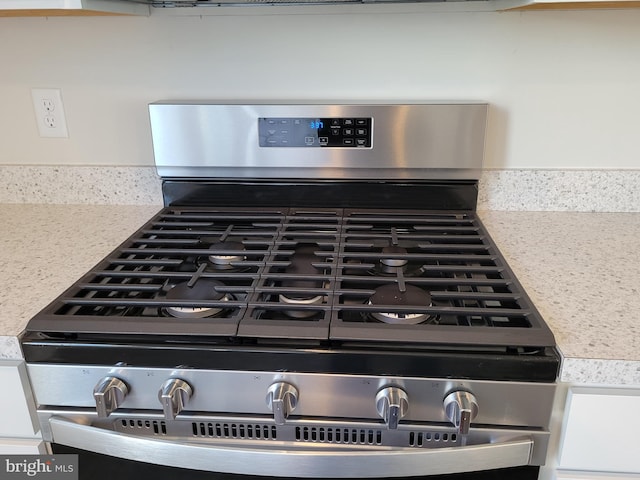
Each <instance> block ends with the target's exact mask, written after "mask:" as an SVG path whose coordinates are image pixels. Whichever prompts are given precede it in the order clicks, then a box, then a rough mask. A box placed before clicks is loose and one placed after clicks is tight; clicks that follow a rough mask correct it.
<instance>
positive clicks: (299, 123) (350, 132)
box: [258, 117, 373, 148]
mask: <svg viewBox="0 0 640 480" xmlns="http://www.w3.org/2000/svg"><path fill="white" fill-rule="evenodd" d="M258 137H259V141H260V146H261V147H298V148H299V147H304V148H322V147H334V148H336V147H337V148H372V146H373V118H370V117H348V118H347V117H324V118H313V117H260V118H258Z"/></svg>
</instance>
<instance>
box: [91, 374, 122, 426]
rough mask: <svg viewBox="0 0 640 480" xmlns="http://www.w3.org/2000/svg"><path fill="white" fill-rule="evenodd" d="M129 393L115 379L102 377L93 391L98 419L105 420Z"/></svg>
mask: <svg viewBox="0 0 640 480" xmlns="http://www.w3.org/2000/svg"><path fill="white" fill-rule="evenodd" d="M127 393H129V387H127V384H126V383H124V382H123V381H122V380H120V379H119V378H117V377H104V378H103V379H102V380H100V382H98V384H97V385H96V386H95V388H94V389H93V398H94V400H95V401H96V410H97V412H98V417H100V418H107V417H108V416H109V415H110V414H111V412H113V411H114V410H115V409H117V408H118V406H119V405H120V404H121V403H122V402H123V401H124V397H126V396H127Z"/></svg>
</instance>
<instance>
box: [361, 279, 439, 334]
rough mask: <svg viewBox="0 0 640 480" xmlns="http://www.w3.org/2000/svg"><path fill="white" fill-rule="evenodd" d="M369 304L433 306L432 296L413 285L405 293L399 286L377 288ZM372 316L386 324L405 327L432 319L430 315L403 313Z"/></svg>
mask: <svg viewBox="0 0 640 480" xmlns="http://www.w3.org/2000/svg"><path fill="white" fill-rule="evenodd" d="M368 304H369V305H373V306H375V305H386V306H395V305H397V306H404V305H420V306H431V295H429V293H428V292H425V291H424V290H422V289H421V288H418V287H416V286H413V285H405V289H404V291H401V290H400V288H399V287H398V285H396V284H389V285H383V286H381V287H378V288H376V291H375V293H374V294H373V295H372V296H371V297H370V298H369V301H368ZM371 316H372V317H373V318H375V319H376V320H379V321H381V322H384V323H393V324H404V325H417V324H418V323H423V322H425V321H427V320H429V319H430V318H432V316H431V315H429V314H428V313H402V312H395V313H394V312H372V313H371Z"/></svg>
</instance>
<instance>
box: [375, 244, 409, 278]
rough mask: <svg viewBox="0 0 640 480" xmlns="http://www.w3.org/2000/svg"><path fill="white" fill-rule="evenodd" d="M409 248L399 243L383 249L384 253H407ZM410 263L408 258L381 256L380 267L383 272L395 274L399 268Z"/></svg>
mask: <svg viewBox="0 0 640 480" xmlns="http://www.w3.org/2000/svg"><path fill="white" fill-rule="evenodd" d="M406 253H407V249H406V248H404V247H399V246H397V245H389V246H387V247H384V248H383V249H382V254H383V255H384V254H392V255H394V256H395V255H398V254H400V255H405V254H406ZM408 263H409V260H407V259H406V258H395V257H394V258H381V259H380V269H381V270H382V272H383V273H390V274H395V273H396V271H397V269H398V268H403V267H405V266H406V265H407V264H408Z"/></svg>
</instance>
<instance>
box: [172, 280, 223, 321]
mask: <svg viewBox="0 0 640 480" xmlns="http://www.w3.org/2000/svg"><path fill="white" fill-rule="evenodd" d="M219 287H224V283H222V282H218V281H217V280H210V279H206V278H204V279H200V280H198V281H197V282H195V284H194V285H193V286H189V283H188V282H183V283H178V284H177V285H174V286H173V287H171V288H170V289H169V291H168V292H167V295H166V298H167V300H182V301H185V300H186V301H193V302H197V301H200V300H217V301H221V302H228V301H231V300H233V296H232V295H230V294H228V293H222V292H219V291H218V290H217V288H219ZM224 310H225V309H224V308H222V307H173V306H172V307H165V308H164V312H165V313H166V314H168V315H170V316H172V317H177V318H207V317H215V316H217V315H219V314H220V313H222V312H223V311H224Z"/></svg>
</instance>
